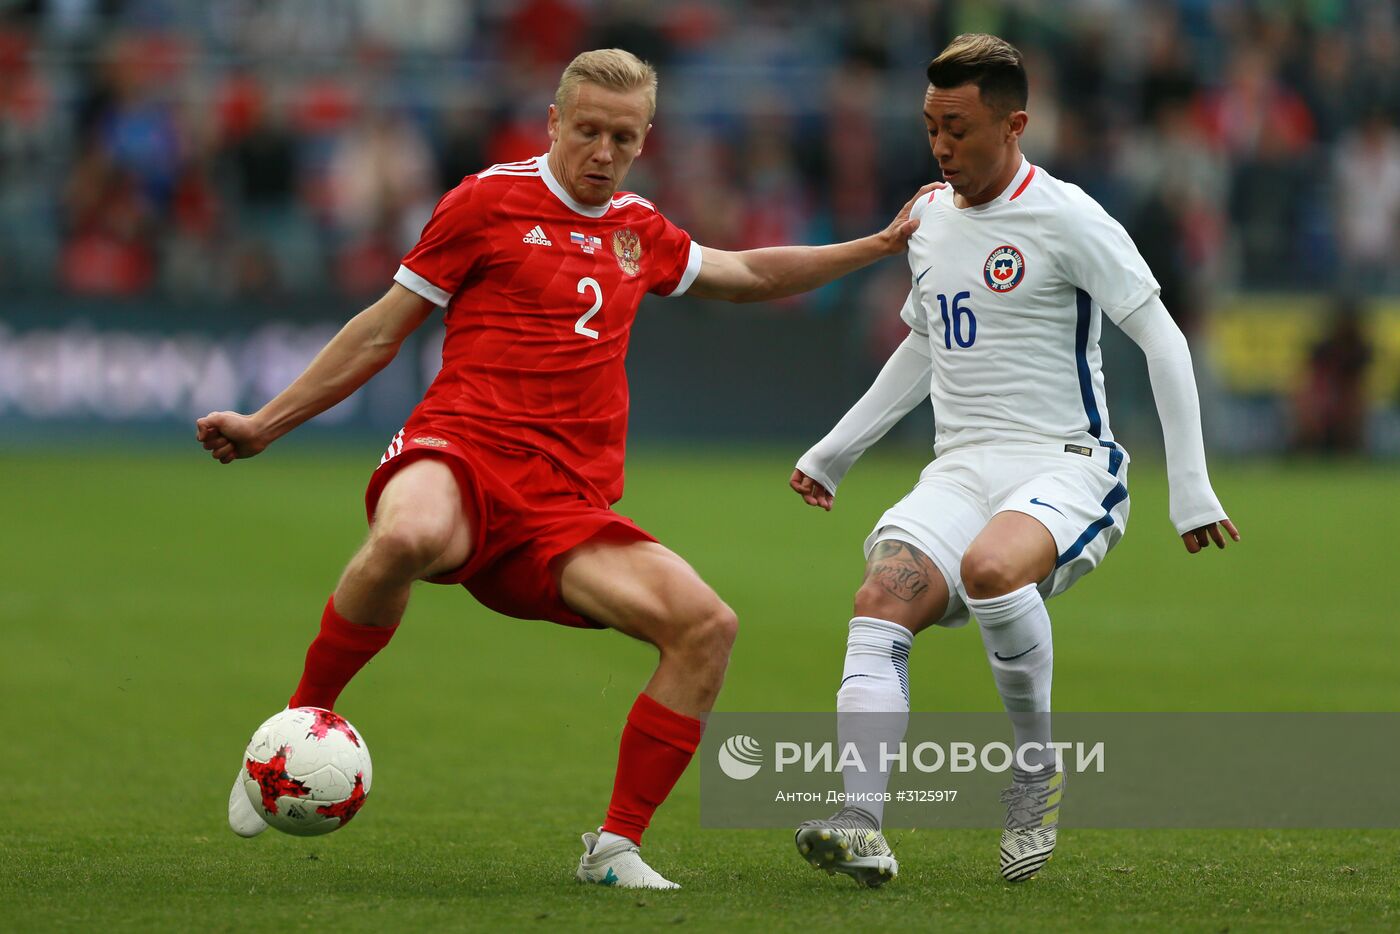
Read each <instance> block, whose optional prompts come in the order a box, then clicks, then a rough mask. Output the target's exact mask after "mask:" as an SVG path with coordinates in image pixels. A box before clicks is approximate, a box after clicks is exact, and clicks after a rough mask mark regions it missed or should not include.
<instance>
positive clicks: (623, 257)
mask: <svg viewBox="0 0 1400 934" xmlns="http://www.w3.org/2000/svg"><path fill="white" fill-rule="evenodd" d="M612 249H613V256H616V257H617V265H619V266H621V267H622V271H623V272H625V273H626V274H627V275H629V276H635V275H636V274H637V273H639V272H641V271H642V241H641V239H640V238H638V237H637V235H636V234H635V233H633V232H632V228H630V227H624V228H622V229H621V230H615V231H613V235H612Z"/></svg>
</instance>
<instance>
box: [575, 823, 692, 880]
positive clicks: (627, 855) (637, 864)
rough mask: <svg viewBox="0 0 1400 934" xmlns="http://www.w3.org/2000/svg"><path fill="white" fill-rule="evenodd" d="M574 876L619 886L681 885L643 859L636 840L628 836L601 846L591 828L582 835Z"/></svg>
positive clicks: (579, 878)
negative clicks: (576, 870) (581, 847)
mask: <svg viewBox="0 0 1400 934" xmlns="http://www.w3.org/2000/svg"><path fill="white" fill-rule="evenodd" d="M574 876H575V878H577V879H578V881H580V882H594V883H597V884H598V885H610V886H616V887H617V888H619V889H678V888H680V886H679V885H677V884H676V883H674V882H672V881H671V880H670V879H667V878H666V877H665V876H663V875H661V873H659V872H657V871H656V870H655V869H652V868H651V867H650V866H648V865H647V864H646V863H644V862H643V861H642V855H641V853H640V852H638V847H637V844H635V843H633V842H632V841H631V840H623V841H622V842H621V843H614V844H612V845H610V846H606V847H604V848H603V849H601V850H600V849H598V835H597V834H596V833H592V832H589V833H586V834H584V835H583V856H582V857H580V859H579V861H578V872H576V873H575V874H574Z"/></svg>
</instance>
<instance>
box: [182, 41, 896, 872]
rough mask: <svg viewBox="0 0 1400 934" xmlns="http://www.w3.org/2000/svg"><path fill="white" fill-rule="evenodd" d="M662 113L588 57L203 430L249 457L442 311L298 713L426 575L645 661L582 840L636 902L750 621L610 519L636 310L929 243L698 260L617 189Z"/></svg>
mask: <svg viewBox="0 0 1400 934" xmlns="http://www.w3.org/2000/svg"><path fill="white" fill-rule="evenodd" d="M655 103H656V74H655V72H654V71H653V70H652V69H651V67H650V66H649V65H647V64H645V63H644V62H642V61H640V60H639V59H637V58H636V57H635V56H633V55H631V54H630V53H628V52H624V51H621V50H617V49H609V50H603V51H595V52H585V53H584V54H582V55H580V56H579V57H578V58H576V59H574V61H573V62H572V63H571V64H570V65H569V66H568V68H567V69H566V70H565V72H564V75H563V77H562V79H561V81H560V84H559V89H558V92H557V94H556V97H555V103H554V104H553V105H551V106H550V108H549V123H548V129H549V138H550V148H549V152H548V153H547V154H546V155H543V156H539V157H537V158H535V159H530V160H527V161H524V162H517V163H510V164H506V165H497V166H493V167H491V168H489V169H487V170H485V171H482V172H479V173H478V174H476V175H471V176H468V177H467V178H466V179H464V180H463V181H462V183H461V184H460V185H458V186H457V187H456V188H454V189H452V190H451V191H450V192H448V193H447V194H446V195H445V196H444V197H443V198H442V200H441V201H440V202H439V203H438V205H437V209H436V210H435V211H434V213H433V216H432V219H431V220H429V221H428V224H427V227H426V228H424V230H423V234H422V238H421V239H420V240H419V242H418V245H417V246H415V247H414V248H413V249H412V250H411V251H410V252H409V254H408V255H407V256H405V257H404V259H403V264H402V265H401V266H400V268H399V270H398V273H397V274H396V275H395V276H394V285H393V286H391V288H390V289H389V291H388V293H387V294H386V295H385V296H384V297H383V298H381V299H379V300H378V301H377V302H375V303H374V304H373V305H371V306H370V307H369V308H367V309H366V310H364V311H362V312H361V313H360V314H358V315H356V316H355V317H354V318H353V319H351V320H350V321H349V322H348V323H347V324H346V325H345V327H344V328H343V329H342V330H341V331H340V333H339V334H337V335H336V337H335V338H334V339H332V340H331V342H330V343H329V344H327V345H326V347H325V348H324V349H323V350H322V351H321V352H320V354H318V355H317V357H316V359H315V360H313V361H312V362H311V364H310V365H309V366H308V367H307V369H306V371H305V372H304V373H303V374H302V375H301V376H299V377H298V378H297V379H296V380H295V381H294V382H293V383H292V384H291V385H290V386H289V387H287V389H285V390H283V392H282V393H280V394H279V395H278V396H277V397H276V398H275V399H273V400H272V401H270V402H269V403H268V404H267V405H265V406H264V407H263V408H262V409H261V410H259V411H258V412H256V413H254V414H253V415H240V414H238V413H235V412H213V413H210V414H209V415H208V416H206V417H204V418H201V419H198V421H197V432H198V438H199V440H200V441H201V442H202V443H203V445H204V447H205V448H206V449H208V450H209V451H210V452H211V453H212V455H213V456H214V457H215V458H217V459H218V460H220V461H221V462H223V463H226V464H227V463H230V462H232V461H234V460H237V459H240V458H246V457H252V456H253V455H255V454H258V453H259V452H261V451H262V450H263V449H264V448H266V447H267V446H268V444H270V443H271V442H272V441H274V440H275V439H277V438H278V437H280V436H281V435H283V434H285V433H287V432H288V431H290V430H292V429H293V428H295V427H296V426H297V425H300V424H301V423H302V422H304V421H306V420H307V419H309V418H311V417H313V416H315V415H317V414H318V413H320V412H323V411H325V410H326V409H328V408H330V407H331V406H333V405H335V404H336V403H337V402H339V401H341V400H342V399H344V398H345V397H346V396H348V395H350V394H351V393H353V392H354V391H355V390H356V389H358V388H359V387H360V386H362V385H363V384H364V383H365V382H366V381H368V380H369V379H370V377H372V376H373V375H374V374H375V373H376V372H378V371H379V370H380V369H381V368H382V367H384V366H385V365H386V364H387V363H388V362H389V361H390V360H391V359H392V358H393V356H394V355H395V353H396V352H397V351H398V349H399V346H400V345H401V344H402V342H403V340H404V338H405V337H407V336H408V334H409V333H410V332H412V331H413V330H414V329H415V328H416V327H418V326H419V325H420V324H422V323H423V322H424V321H425V320H426V319H427V317H428V315H429V313H430V312H432V310H433V309H434V308H443V309H445V310H446V325H447V336H446V342H445V344H444V345H443V353H442V370H441V372H440V373H439V374H438V376H437V378H436V379H435V380H434V381H433V384H432V386H431V388H429V390H428V393H427V395H426V396H425V398H424V399H423V401H422V402H421V403H420V404H419V405H418V407H417V408H416V409H415V410H414V412H413V414H412V415H411V416H410V418H409V420H408V423H407V424H406V425H405V426H404V429H403V430H402V431H401V432H399V434H398V435H397V436H396V437H395V438H394V440H393V442H392V443H391V445H390V446H389V450H388V451H387V452H386V453H385V454H384V458H383V460H382V461H381V462H380V465H379V468H378V469H377V470H375V472H374V473H373V475H372V476H371V478H370V481H369V488H368V490H367V491H366V494H365V507H366V512H367V514H368V517H369V521H370V534H369V538H368V539H367V541H366V542H365V544H364V545H363V546H362V547H361V548H360V550H359V551H358V552H357V553H356V555H355V556H354V558H352V559H351V561H350V563H349V565H348V566H347V567H346V569H345V572H344V574H343V576H342V577H341V579H340V583H339V584H338V585H337V587H336V589H335V592H334V593H333V594H332V595H331V598H330V599H329V600H328V601H327V603H326V606H325V610H324V613H323V615H322V618H321V630H320V633H319V634H318V635H317V636H316V638H315V640H314V641H313V642H312V644H311V647H310V648H309V649H308V651H307V653H306V664H305V668H304V671H303V673H302V676H301V681H300V683H299V684H298V685H297V687H296V691H295V693H294V694H293V695H292V698H291V706H293V707H300V706H308V707H321V708H325V709H328V710H329V709H331V708H333V707H334V705H335V702H336V699H337V697H338V696H339V694H340V692H341V690H342V689H343V688H344V687H345V685H346V684H347V683H348V682H349V680H350V679H351V678H352V677H353V676H354V675H355V673H356V672H357V671H359V670H360V669H361V668H362V667H363V666H364V665H365V663H366V662H368V661H369V660H370V658H371V657H373V656H374V654H375V653H376V652H378V651H379V650H380V649H381V648H383V647H384V645H385V644H386V643H388V641H389V639H390V638H391V637H392V636H393V634H394V630H395V628H396V627H397V626H398V623H399V620H400V618H401V617H402V615H403V613H404V609H405V607H406V605H407V603H408V595H409V590H410V587H411V586H412V584H413V583H414V582H415V581H417V580H420V579H421V580H429V581H432V582H434V583H442V584H461V585H462V586H464V587H466V588H467V590H469V591H470V592H471V594H472V595H473V596H474V597H476V599H477V600H479V601H480V602H481V603H483V604H485V605H486V606H488V607H490V608H491V609H493V610H496V611H498V612H500V613H504V614H506V615H508V616H515V617H519V618H524V619H545V620H551V621H553V622H556V623H561V624H563V625H568V626H584V627H594V628H603V627H610V628H613V629H616V630H619V631H620V632H623V633H626V634H627V635H629V636H632V637H634V638H637V639H641V640H644V641H646V642H649V643H651V644H652V645H654V646H656V647H657V649H658V650H659V652H660V662H659V664H658V666H657V669H656V672H655V674H654V675H653V676H652V678H651V680H650V681H649V682H648V683H647V685H646V687H645V689H644V690H643V692H642V693H641V694H640V695H639V696H638V698H637V700H636V703H635V705H634V706H633V707H632V710H631V712H630V713H629V714H628V717H627V723H626V725H625V727H624V729H623V732H622V740H621V748H620V750H619V754H618V762H617V773H616V779H615V783H614V788H613V795H612V800H611V803H610V804H609V806H608V809H607V817H606V820H605V821H604V823H603V826H602V827H601V828H600V832H599V834H593V833H587V834H585V835H584V848H585V852H584V854H583V857H582V858H581V860H580V862H579V867H578V873H577V876H578V878H579V879H580V880H582V881H586V882H599V883H602V884H605V885H617V886H621V887H628V888H675V887H676V886H675V884H674V883H672V882H670V881H668V880H667V879H665V878H663V877H662V876H661V875H660V874H659V873H657V872H656V871H655V870H653V869H652V868H651V867H649V866H648V865H647V864H646V863H644V862H643V861H642V859H641V856H640V854H639V852H638V847H639V845H640V844H641V839H642V832H643V831H644V830H645V829H646V827H647V825H648V823H649V822H650V820H651V816H652V814H653V812H654V811H655V810H656V808H657V806H658V805H660V803H661V802H662V801H664V800H665V799H666V796H667V795H668V794H669V793H670V791H671V788H672V787H673V786H674V785H675V783H676V781H677V779H679V778H680V775H681V773H682V772H683V771H684V770H685V768H686V765H687V764H688V763H689V762H690V758H691V756H692V754H693V753H694V751H695V748H696V746H697V744H698V743H699V741H700V734H701V730H702V723H701V720H700V717H701V716H702V715H703V714H705V713H706V712H707V711H709V710H710V709H711V707H712V706H713V705H714V701H715V697H716V695H718V693H719V689H720V685H721V683H722V682H723V680H724V671H725V667H726V665H727V664H728V661H729V651H730V646H731V645H732V643H733V641H734V635H735V632H736V629H737V626H738V622H737V620H736V618H735V615H734V613H733V611H732V610H730V608H729V607H728V606H726V605H725V604H724V602H723V601H722V600H720V598H719V597H718V596H717V595H716V594H715V592H714V591H713V590H711V589H710V588H709V587H708V586H707V585H706V584H705V583H704V581H702V580H701V579H700V577H699V575H697V574H696V573H695V571H694V570H693V569H692V568H691V567H690V566H689V565H688V564H686V563H685V561H683V560H682V559H681V558H680V557H678V556H677V555H676V554H675V553H673V552H671V551H670V550H668V549H666V548H664V547H663V546H662V545H660V544H659V543H658V542H657V541H656V540H655V539H654V538H652V537H651V536H650V535H648V534H647V533H646V532H645V531H643V530H642V529H640V528H639V527H637V526H636V525H635V524H633V523H632V521H631V520H629V519H627V518H625V517H624V516H621V515H619V514H617V513H615V512H613V511H612V509H611V508H610V507H611V505H612V504H613V503H614V502H616V501H617V500H618V499H619V498H620V497H621V495H622V473H623V470H622V468H623V449H624V443H625V436H626V427H627V379H626V373H625V370H624V367H623V359H624V357H625V355H626V352H627V340H628V335H629V333H630V330H631V326H632V320H633V318H634V317H635V315H636V313H637V306H638V304H639V303H640V302H641V300H642V296H643V295H644V294H646V293H647V292H654V293H657V294H659V295H681V294H683V293H687V292H688V293H689V294H692V295H698V296H701V297H705V298H720V299H728V300H731V301H761V300H765V299H774V298H779V297H782V296H786V295H792V294H795V293H798V292H802V291H806V290H808V289H812V288H815V287H817V286H820V285H822V284H824V283H826V282H829V281H831V280H832V279H835V278H837V277H839V276H842V275H845V274H846V273H849V272H851V271H853V270H855V269H858V268H860V267H862V266H865V265H867V264H869V263H871V262H874V261H875V260H877V259H879V258H881V257H883V256H888V255H891V254H894V253H899V252H902V251H903V250H904V248H905V243H906V242H907V240H908V238H909V236H910V234H912V233H913V230H914V228H915V227H916V226H917V224H916V222H913V221H910V220H909V219H908V215H909V207H910V205H905V207H904V209H903V210H902V211H901V212H900V213H899V215H898V216H896V218H895V219H894V221H893V222H892V223H891V224H890V226H889V227H887V228H886V229H885V230H884V231H882V232H880V233H878V234H875V235H873V236H870V237H866V238H864V239H861V240H855V241H851V242H849V243H842V244H835V245H831V246H823V247H775V248H771V249H761V250H750V251H746V252H742V253H729V252H724V251H720V250H713V249H709V248H706V247H702V246H700V245H699V244H696V243H694V242H693V241H692V240H691V239H690V237H689V236H688V235H687V234H686V233H685V231H683V230H681V229H680V228H678V227H676V226H675V225H674V224H672V223H671V222H670V221H668V220H667V219H666V218H665V217H664V216H663V215H662V214H661V213H660V212H658V211H657V210H656V208H655V207H654V206H653V205H652V204H651V202H649V201H647V200H646V199H645V198H642V197H640V196H638V195H635V194H630V193H626V192H619V191H618V188H619V186H620V185H621V184H622V181H623V178H624V177H625V176H626V174H627V171H628V169H629V168H630V166H631V164H632V160H633V159H635V158H636V157H637V156H638V155H639V154H640V153H641V151H642V144H643V141H644V140H645V139H646V135H647V132H648V130H650V128H651V126H650V123H651V117H652V115H653V114H654V112H655ZM911 203H912V202H911ZM245 778H246V774H245V773H244V772H240V774H239V780H238V781H237V782H235V785H234V789H233V792H232V794H231V795H230V798H229V823H230V825H231V826H232V827H233V829H234V830H235V831H236V832H238V833H239V834H241V835H244V836H252V835H254V834H256V833H258V832H259V831H261V830H262V829H263V828H264V827H265V826H266V825H265V824H264V823H263V821H262V818H261V817H260V816H259V815H258V814H257V812H256V810H255V809H253V807H252V805H251V803H250V802H249V801H248V800H247V797H246V795H245V794H244V791H243V781H244V780H245Z"/></svg>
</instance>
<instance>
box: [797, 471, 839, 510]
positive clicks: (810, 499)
mask: <svg viewBox="0 0 1400 934" xmlns="http://www.w3.org/2000/svg"><path fill="white" fill-rule="evenodd" d="M788 486H790V487H792V488H793V489H794V490H796V491H797V495H798V496H801V497H802V501H803V502H804V503H806V504H807V505H808V506H820V507H821V508H823V509H825V510H826V511H827V512H831V502H832V500H834V499H835V497H834V496H832V494H831V493H830V492H829V491H828V490H827V488H826V487H824V486H822V485H821V484H820V483H818V482H817V481H815V480H813V479H812V478H811V477H809V476H807V475H806V474H805V473H803V472H802V471H800V470H794V471H793V472H792V479H790V480H788Z"/></svg>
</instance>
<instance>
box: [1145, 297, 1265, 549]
mask: <svg viewBox="0 0 1400 934" xmlns="http://www.w3.org/2000/svg"><path fill="white" fill-rule="evenodd" d="M1119 327H1120V328H1122V329H1123V333H1125V334H1127V335H1128V336H1129V337H1131V338H1132V339H1133V341H1134V342H1135V343H1136V344H1137V345H1138V347H1140V348H1142V352H1143V355H1144V356H1145V357H1146V358H1147V375H1148V377H1149V378H1150V379H1151V381H1152V398H1153V400H1154V401H1155V402H1156V403H1157V416H1158V418H1159V419H1160V420H1161V422H1162V440H1163V444H1164V446H1165V448H1166V454H1167V484H1168V487H1169V488H1170V491H1171V493H1170V499H1171V518H1172V524H1173V525H1175V526H1176V531H1177V534H1179V535H1180V536H1181V541H1182V543H1183V544H1184V545H1185V546H1186V550H1187V551H1188V552H1190V553H1191V554H1193V555H1194V554H1196V553H1197V552H1200V551H1202V550H1204V549H1205V548H1207V547H1208V546H1209V545H1210V543H1211V542H1214V543H1215V546H1216V547H1217V548H1224V547H1225V536H1226V535H1229V537H1230V538H1232V539H1234V540H1235V541H1239V540H1240V533H1239V530H1238V529H1236V528H1235V524H1234V523H1233V522H1231V521H1230V519H1229V517H1227V516H1226V515H1225V510H1224V509H1222V508H1221V506H1220V500H1218V499H1217V498H1216V496H1215V492H1214V491H1213V490H1212V489H1211V486H1210V475H1209V474H1208V473H1207V472H1206V450H1205V441H1204V439H1203V438H1202V435H1201V403H1200V398H1199V396H1198V395H1197V393H1196V378H1195V374H1194V372H1193V371H1192V369H1191V348H1190V347H1189V346H1188V345H1187V343H1186V336H1185V335H1184V334H1182V333H1181V329H1180V328H1178V327H1177V326H1176V322H1175V321H1173V320H1172V318H1171V315H1170V314H1168V313H1167V309H1166V306H1165V305H1163V304H1162V301H1161V299H1159V298H1157V297H1156V295H1153V297H1152V298H1150V299H1149V300H1148V301H1147V303H1146V304H1144V305H1143V306H1142V307H1140V308H1138V309H1136V310H1135V311H1133V312H1130V313H1129V314H1128V316H1127V317H1126V318H1124V319H1123V320H1122V321H1121V322H1119ZM1222 529H1223V532H1222Z"/></svg>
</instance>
